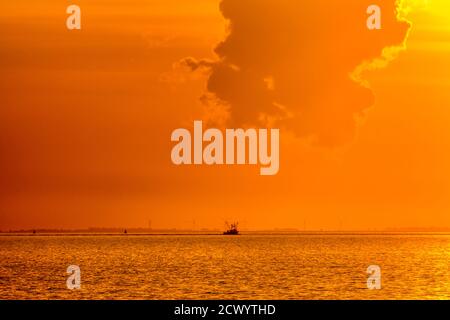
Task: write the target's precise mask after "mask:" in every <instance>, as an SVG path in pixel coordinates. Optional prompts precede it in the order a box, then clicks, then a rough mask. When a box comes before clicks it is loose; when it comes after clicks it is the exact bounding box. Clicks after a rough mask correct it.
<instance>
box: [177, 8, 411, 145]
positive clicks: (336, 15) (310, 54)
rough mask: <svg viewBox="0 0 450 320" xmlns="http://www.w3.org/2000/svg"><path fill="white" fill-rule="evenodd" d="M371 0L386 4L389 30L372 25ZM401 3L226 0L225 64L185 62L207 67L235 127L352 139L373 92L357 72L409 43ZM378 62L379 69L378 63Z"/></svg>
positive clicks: (221, 60) (210, 87) (220, 51)
mask: <svg viewBox="0 0 450 320" xmlns="http://www.w3.org/2000/svg"><path fill="white" fill-rule="evenodd" d="M371 4H377V5H379V6H380V7H381V9H382V30H373V31H370V30H368V29H367V28H366V19H367V17H368V15H367V13H366V10H367V7H368V6H369V5H371ZM397 5H398V3H397V2H396V1H395V0H378V1H373V0H370V1H365V0H345V1H329V0H308V1H301V2H298V1H292V0H244V1H243V0H222V2H221V4H220V9H221V12H222V14H223V16H224V17H225V18H226V19H227V20H228V21H229V33H228V35H227V37H226V39H225V40H224V41H223V42H221V43H220V44H218V46H217V47H216V49H215V52H216V53H217V55H218V59H217V61H214V62H211V61H202V60H195V59H193V58H187V59H185V60H184V64H185V65H187V66H189V67H190V68H191V69H192V70H197V69H199V68H207V69H209V70H210V75H209V79H208V83H207V91H208V94H210V95H211V94H212V95H214V96H215V97H216V98H217V99H218V100H219V101H222V103H224V104H226V105H228V106H229V110H230V119H231V122H232V123H231V124H230V125H261V124H262V123H264V124H266V125H267V121H269V122H270V123H272V124H276V125H277V126H281V127H283V128H286V129H289V130H291V131H293V132H295V133H296V134H297V135H298V136H300V137H308V138H312V139H313V140H314V141H315V142H316V143H318V144H322V145H336V144H341V143H345V142H347V141H349V140H351V139H352V137H353V136H354V133H355V130H356V123H357V117H358V116H362V115H363V114H364V112H365V110H367V109H368V108H369V107H370V106H371V105H372V104H373V103H374V95H373V93H372V91H371V90H370V89H369V88H368V87H367V86H365V85H363V83H362V82H361V81H358V80H355V79H356V77H354V76H352V74H354V72H355V70H359V71H361V70H362V69H364V68H362V67H361V66H362V65H363V66H365V65H369V62H370V61H373V60H374V59H381V60H379V62H380V61H383V60H384V61H386V60H387V59H389V58H387V56H385V55H384V54H383V52H384V50H385V49H386V48H389V47H392V46H399V45H402V44H403V42H404V41H405V38H406V36H407V32H408V29H409V24H408V23H407V22H405V21H402V20H400V19H398V17H397ZM375 65H376V62H375V63H372V66H375Z"/></svg>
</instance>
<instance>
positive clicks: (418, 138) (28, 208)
mask: <svg viewBox="0 0 450 320" xmlns="http://www.w3.org/2000/svg"><path fill="white" fill-rule="evenodd" d="M226 1H227V2H228V3H229V4H230V6H229V7H228V9H225V10H228V11H226V13H225V14H226V15H229V16H227V17H228V18H230V16H231V17H232V19H236V20H235V21H240V20H239V19H242V21H248V25H247V24H244V25H242V24H239V22H236V28H235V29H234V30H235V33H234V34H233V33H232V35H233V37H232V38H231V39H229V41H227V42H225V44H224V45H222V49H218V51H217V53H214V51H213V50H214V48H215V47H216V46H217V44H218V43H220V42H221V41H224V40H225V39H226V36H227V28H226V25H227V23H226V20H225V19H224V17H223V16H222V13H221V11H220V10H219V0H202V1H200V0H195V1H187V0H148V1H144V0H134V1H124V0H114V1H106V0H96V1H92V0H89V1H88V0H81V1H77V4H78V5H80V7H81V9H82V19H83V20H82V30H81V31H68V30H67V29H66V28H65V19H66V17H67V15H66V14H65V8H66V7H67V5H68V4H71V2H70V1H60V0H59V1H50V0H45V1H31V0H20V1H19V0H18V1H14V2H8V3H3V2H2V3H1V4H0V23H1V25H2V28H1V30H2V31H0V38H1V43H2V44H1V46H0V68H1V70H2V73H1V74H2V77H1V80H0V119H1V122H0V137H1V139H0V154H1V156H0V230H7V229H17V228H82V227H101V226H103V227H118V226H127V227H146V226H147V223H148V220H149V219H151V220H152V225H153V227H155V228H158V227H159V228H166V227H176V228H191V227H192V226H193V220H195V221H196V227H205V228H222V227H223V222H224V221H225V220H233V219H235V220H239V221H240V222H241V225H242V226H243V227H244V228H250V229H261V228H300V229H301V228H303V227H304V225H305V222H306V227H307V228H308V229H339V228H341V229H371V228H389V227H423V228H425V227H450V214H449V210H450V203H449V196H450V131H449V130H448V128H449V124H450V109H449V107H450V90H449V89H450V76H449V74H450V55H449V53H450V45H449V43H450V24H449V22H448V16H449V14H450V5H449V4H448V3H447V1H445V0H429V1H425V0H423V1H412V2H411V3H413V5H414V6H413V8H412V11H411V12H410V13H409V14H408V20H410V21H411V22H412V28H411V31H410V34H409V37H408V39H407V41H406V49H405V50H404V51H402V52H401V53H399V55H398V56H397V57H396V58H395V59H394V60H392V61H390V62H389V64H388V65H387V66H385V67H383V68H379V69H376V70H370V71H365V72H364V73H363V74H362V77H363V79H364V80H366V81H368V83H369V84H370V88H371V91H369V90H367V91H366V90H364V89H361V87H360V85H358V84H356V83H354V82H352V81H348V78H347V77H344V76H343V75H344V74H346V72H347V69H352V68H353V65H354V66H355V67H356V66H357V65H358V64H359V63H361V62H362V61H361V62H359V59H361V58H364V59H371V58H374V57H376V56H378V55H379V51H380V49H381V48H383V47H384V46H386V45H394V44H398V41H399V39H403V33H404V32H405V30H406V29H405V26H404V25H402V24H399V22H398V21H396V20H395V19H394V18H395V17H394V16H393V13H392V12H391V11H389V10H386V11H388V12H390V13H386V15H385V16H383V17H384V18H385V20H384V23H385V30H383V33H382V35H381V36H372V35H368V34H367V31H364V32H363V31H360V30H358V29H354V24H353V23H356V24H358V23H359V20H361V21H362V25H363V27H364V22H365V21H364V20H365V18H366V15H365V12H364V11H363V12H362V13H361V17H359V16H358V15H357V14H356V13H357V12H359V7H360V6H361V7H362V8H364V7H365V6H366V4H367V3H369V4H371V3H374V2H377V1H363V0H361V1H360V0H351V1H347V2H348V4H352V6H351V8H352V9H351V10H350V9H349V8H350V7H347V9H348V10H347V11H346V12H347V14H343V15H342V16H339V17H337V18H336V19H337V20H336V21H341V22H342V21H345V23H344V25H343V26H342V28H341V29H339V28H336V25H334V24H333V23H335V22H336V21H331V22H329V23H327V22H321V20H320V16H318V15H317V13H318V12H325V13H326V12H327V11H326V10H322V9H321V8H318V7H315V6H317V5H320V4H321V2H322V5H323V3H324V1H311V2H309V4H308V5H305V7H307V8H298V7H292V8H290V7H289V5H291V6H297V5H292V4H289V3H293V2H292V1H286V2H284V1H281V2H280V3H283V5H282V6H281V7H280V8H284V7H283V6H286V8H287V9H289V10H286V12H284V11H282V10H281V9H280V10H279V11H277V12H275V11H273V12H271V14H270V15H265V16H264V19H263V16H262V15H260V11H261V10H259V9H258V8H252V6H251V4H254V3H257V2H254V1H249V2H246V4H247V7H248V8H244V7H243V6H241V5H239V3H243V2H242V1H241V2H236V1H234V3H238V5H237V6H236V7H233V5H232V4H233V0H226ZM378 2H380V3H385V4H386V7H387V8H390V7H389V3H390V4H391V5H392V1H388V0H383V1H378ZM259 3H265V4H266V5H268V6H270V5H272V4H273V3H274V1H272V0H264V1H260V2H259ZM332 9H334V8H329V10H332ZM343 10H345V5H343ZM353 10H354V11H353ZM303 12H308V13H310V14H309V15H306V14H303ZM353 12H355V13H353ZM285 16H286V19H284V17H285ZM266 18H267V19H268V20H265V19H266ZM300 18H301V19H300ZM246 19H247V20H246ZM353 19H354V20H353ZM277 21H278V22H280V21H286V23H285V24H284V23H278V24H276V23H274V22H277ZM266 23H267V25H270V27H267V29H264V30H262V32H261V28H265V26H266ZM255 26H256V27H258V29H257V28H252V27H255ZM247 27H248V29H246V28H247ZM291 27H292V28H293V29H292V30H294V31H295V32H292V33H289V30H291V29H289V28H291ZM347 29H348V30H349V31H351V32H343V30H347ZM255 30H259V31H255ZM287 30H288V32H286V31H287ZM352 30H354V31H352ZM302 32H303V33H302ZM279 34H283V35H284V38H283V37H279V36H278V35H279ZM297 34H298V42H297V38H295V35H297ZM355 37H356V38H355ZM248 39H252V40H251V41H249V40H248ZM359 49H361V50H360V51H359ZM186 57H192V59H194V61H200V59H207V60H211V61H216V64H215V65H216V67H217V68H218V69H217V70H219V71H221V70H225V71H226V68H225V69H224V68H222V67H224V66H225V67H226V64H220V61H219V62H217V61H218V59H219V58H223V59H226V61H229V62H231V63H233V64H237V65H238V66H239V67H240V68H241V70H249V72H247V73H245V74H244V73H242V74H241V75H239V76H238V77H236V78H233V77H234V76H232V77H228V73H220V72H219V71H216V72H213V73H212V75H213V78H212V79H211V78H210V77H209V75H210V74H211V71H210V72H209V73H208V72H207V70H200V71H196V72H190V71H189V70H187V69H186V68H183V66H181V64H180V63H177V62H179V61H182V59H184V58H186ZM297 58H298V59H297ZM356 61H358V62H357V63H356ZM355 63H356V64H355ZM330 70H331V71H330ZM350 71H351V70H348V72H349V73H350ZM263 76H267V77H273V78H274V88H275V90H274V91H273V92H269V93H268V94H269V96H270V99H268V98H267V97H268V96H267V95H266V94H265V93H264V92H263V94H261V92H262V91H261V90H259V89H257V87H256V86H255V85H254V84H255V83H259V82H255V79H258V81H259V80H260V79H261V78H263ZM207 86H208V87H207ZM207 88H208V89H209V92H208V90H207ZM241 89H242V90H241ZM253 89H254V90H255V91H251V90H253ZM264 90H265V89H264ZM249 92H250V93H251V94H247V93H249ZM205 93H208V94H209V95H211V94H216V95H218V96H220V97H221V98H222V99H225V100H227V101H226V102H227V103H228V104H229V107H230V110H231V114H230V122H232V123H233V124H236V125H238V126H239V125H247V124H250V125H257V126H261V124H259V123H257V121H256V120H257V115H258V113H259V112H261V111H266V112H268V113H270V112H272V109H271V108H273V102H274V101H275V102H276V103H279V104H282V105H284V106H285V107H286V108H287V109H288V110H289V111H290V112H291V113H292V114H294V117H293V119H284V120H283V121H280V123H279V125H280V127H281V128H282V133H281V152H280V161H281V162H280V172H279V174H278V175H276V176H273V177H267V176H266V177H264V176H260V175H259V169H258V167H225V166H224V167H220V166H219V167H203V166H202V167H176V166H173V165H172V164H171V162H170V149H171V147H172V143H171V141H170V133H171V131H172V130H174V129H176V128H179V127H183V126H184V127H188V128H190V126H192V120H193V119H206V118H208V119H209V117H211V114H210V113H208V114H205V109H206V106H205V105H204V104H202V102H201V99H200V97H201V96H202V95H204V94H205ZM373 98H374V100H373ZM373 101H374V104H373V105H372V102H373ZM211 103H214V101H213V102H210V104H211ZM247 106H248V107H247ZM209 111H210V110H209ZM355 112H358V113H359V112H367V115H366V116H365V118H364V121H363V123H362V124H359V125H357V126H355V125H354V123H353V114H354V113H355Z"/></svg>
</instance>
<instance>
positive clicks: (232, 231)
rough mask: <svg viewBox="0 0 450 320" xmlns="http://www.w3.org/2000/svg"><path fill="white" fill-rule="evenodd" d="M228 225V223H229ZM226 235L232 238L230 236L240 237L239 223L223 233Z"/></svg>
mask: <svg viewBox="0 0 450 320" xmlns="http://www.w3.org/2000/svg"><path fill="white" fill-rule="evenodd" d="M227 225H228V223H227ZM223 234H224V235H227V236H230V235H238V234H239V230H238V223H237V222H235V223H232V224H231V225H228V230H227V231H225V232H224V233H223Z"/></svg>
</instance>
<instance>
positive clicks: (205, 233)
mask: <svg viewBox="0 0 450 320" xmlns="http://www.w3.org/2000/svg"><path fill="white" fill-rule="evenodd" d="M383 235H385V236H392V235H408V236H413V235H417V236H421V235H450V231H242V232H241V233H240V234H239V235H236V236H230V235H223V232H221V231H209V232H208V231H178V232H177V231H173V232H167V231H166V232H163V231H161V232H158V231H154V232H132V231H128V232H127V233H124V232H123V231H122V232H93V231H36V232H35V233H33V231H11V232H0V237H8V236H30V237H40V236H41V237H44V236H54V237H58V236H73V237H76V236H79V237H82V236H89V237H150V236H223V237H231V238H234V237H240V236H383Z"/></svg>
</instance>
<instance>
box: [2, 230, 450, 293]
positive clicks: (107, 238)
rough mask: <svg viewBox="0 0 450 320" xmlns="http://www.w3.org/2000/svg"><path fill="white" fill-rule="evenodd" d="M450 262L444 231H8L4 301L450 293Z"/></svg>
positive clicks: (4, 238)
mask: <svg viewBox="0 0 450 320" xmlns="http://www.w3.org/2000/svg"><path fill="white" fill-rule="evenodd" d="M449 262H450V235H449V234H440V233H424V234H422V233H363V234H361V233H308V234H302V233H287V234H271V233H268V234H242V235H238V236H224V235H219V234H169V235H168V234H165V235H157V234H146V235H144V234H136V235H134V234H126V235H124V234H117V235H115V234H108V235H105V234H69V235H68V234H50V235H48V234H35V235H11V234H3V235H0V299H96V300H97V299H120V300H122V299H139V300H142V299H144V300H147V299H150V300H157V299H158V300H159V299H164V300H173V299H189V300H195V299H256V300H266V299H268V300H272V299H277V300H279V299H290V300H291V299H295V300H297V299H300V300H305V299H306V300H310V299H339V300H341V299H358V300H359V299H362V300H371V299H450V263H449ZM69 266H76V268H79V269H78V270H79V288H78V289H73V288H72V289H70V288H69V287H70V286H68V284H67V282H68V279H69V277H71V273H68V272H67V270H68V267H69ZM374 270H375V271H374ZM69 271H71V272H73V269H70V270H69ZM374 277H375V278H374ZM374 279H375V280H374ZM72 283H73V282H72Z"/></svg>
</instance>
